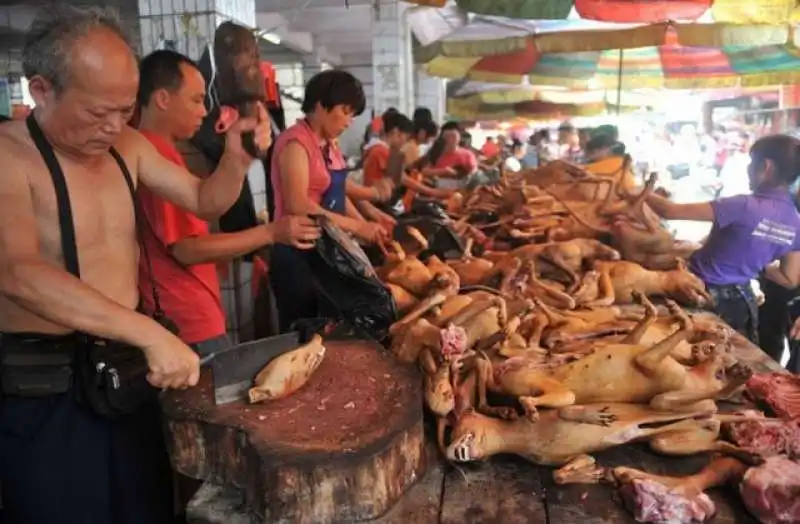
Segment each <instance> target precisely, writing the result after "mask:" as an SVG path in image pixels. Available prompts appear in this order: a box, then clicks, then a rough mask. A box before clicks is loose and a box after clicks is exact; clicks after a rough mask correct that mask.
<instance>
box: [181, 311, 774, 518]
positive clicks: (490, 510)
mask: <svg viewBox="0 0 800 524" xmlns="http://www.w3.org/2000/svg"><path fill="white" fill-rule="evenodd" d="M699 315H708V314H707V313H700V314H699ZM733 346H734V347H733V352H734V354H735V355H736V357H737V358H739V359H740V360H741V361H742V362H744V363H747V364H749V365H750V366H752V367H753V369H754V370H755V371H756V372H768V371H775V370H780V369H781V368H780V366H779V365H778V364H777V363H775V362H774V361H773V360H772V359H770V358H769V357H768V356H767V355H766V354H765V353H764V352H762V351H761V350H760V349H759V348H758V347H756V346H755V345H753V344H751V343H750V342H748V341H747V340H746V339H744V338H743V337H741V336H739V335H735V337H734V339H733ZM428 453H429V454H430V457H431V462H430V463H431V464H436V465H435V466H433V467H431V468H430V469H429V471H428V473H427V474H426V475H425V477H424V478H423V479H421V480H420V481H419V482H417V484H415V485H414V486H413V487H412V488H411V489H410V490H409V491H408V492H407V494H406V495H405V496H404V497H403V499H402V500H401V501H400V502H399V503H398V504H397V505H395V506H394V507H393V508H392V509H391V510H389V512H388V513H386V514H385V515H384V516H382V517H381V518H379V519H377V520H373V521H371V522H372V523H374V524H438V523H442V524H471V523H476V524H477V523H485V524H537V523H549V524H605V523H618V522H622V523H634V522H635V521H634V520H633V518H632V517H631V516H630V514H628V513H627V512H626V511H625V509H624V508H623V507H622V505H621V504H620V502H619V501H618V500H616V497H615V495H614V492H613V490H612V488H610V487H609V486H604V485H569V486H556V485H555V484H554V483H553V481H552V477H551V473H552V470H551V469H550V468H543V467H537V466H534V465H533V464H530V463H528V462H525V461H523V460H522V459H519V458H517V457H501V458H493V459H491V460H489V461H487V462H486V463H482V464H468V465H459V466H458V468H456V467H454V466H450V465H446V464H444V463H442V461H441V460H440V459H439V457H438V453H437V451H436V450H435V448H434V447H433V446H432V445H431V446H429V450H428ZM595 457H596V458H597V460H598V463H599V464H601V465H602V466H605V467H615V466H629V467H634V468H639V469H643V470H646V471H648V472H652V473H657V474H667V475H685V474H689V473H694V472H696V471H698V470H700V469H701V468H702V467H703V466H704V465H705V464H706V463H707V461H708V456H707V455H698V456H693V457H688V458H665V457H662V456H659V455H656V454H654V453H653V452H651V451H650V450H649V449H647V448H646V446H645V445H641V444H628V445H625V446H621V447H618V448H615V449H612V450H609V451H606V452H604V453H600V454H597V455H595ZM709 495H710V496H711V498H712V499H713V500H714V502H715V503H716V505H717V510H718V513H717V516H716V519H715V520H714V523H715V524H716V523H719V524H727V523H736V524H739V523H748V524H749V523H754V524H755V523H757V522H758V521H757V520H756V519H754V518H752V517H750V516H749V515H748V513H747V511H746V510H745V508H744V506H743V505H742V503H741V500H740V499H739V496H738V494H736V493H735V492H734V491H733V490H731V489H729V488H726V489H716V490H712V491H711V492H710V493H709ZM188 515H189V517H190V521H189V522H190V523H191V524H223V523H224V524H266V523H264V522H263V520H261V521H260V520H258V519H256V518H254V517H253V516H250V515H248V514H246V513H244V512H242V511H241V496H240V495H239V494H238V493H236V492H235V491H233V490H226V489H225V488H221V487H218V486H214V485H212V484H206V485H205V486H204V487H203V488H202V489H201V491H200V492H199V493H198V494H197V495H196V496H195V498H194V499H193V500H192V502H191V503H190V505H189V507H188ZM270 524H273V523H270ZM319 524H324V523H319Z"/></svg>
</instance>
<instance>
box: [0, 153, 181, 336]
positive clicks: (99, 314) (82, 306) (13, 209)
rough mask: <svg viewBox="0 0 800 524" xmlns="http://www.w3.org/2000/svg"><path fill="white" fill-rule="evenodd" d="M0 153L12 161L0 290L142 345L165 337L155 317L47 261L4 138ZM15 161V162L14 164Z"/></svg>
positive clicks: (0, 240) (1, 230)
mask: <svg viewBox="0 0 800 524" xmlns="http://www.w3.org/2000/svg"><path fill="white" fill-rule="evenodd" d="M3 142H4V143H3V144H2V145H0V154H3V155H4V156H5V158H7V159H9V161H8V163H9V164H11V165H8V166H7V167H8V169H9V170H8V172H7V174H6V176H4V179H3V183H2V184H0V208H2V209H3V214H2V218H1V219H0V293H2V295H3V296H4V297H5V298H6V299H8V300H10V301H11V302H13V303H15V304H17V305H18V306H20V307H22V308H24V309H26V310H27V311H30V312H31V313H34V314H35V315H37V316H39V317H41V318H43V319H45V320H48V321H50V322H53V323H56V324H60V325H62V326H64V327H66V328H70V329H72V330H76V331H82V332H85V333H90V334H92V335H96V336H98V337H102V338H107V339H112V340H118V341H121V342H124V343H127V344H131V345H134V346H137V347H140V348H144V347H147V346H149V345H151V343H153V341H156V340H161V339H164V337H165V334H166V331H165V330H164V329H163V328H162V327H161V326H159V325H158V324H157V323H156V322H155V321H154V320H152V319H150V318H149V317H146V316H144V315H140V314H139V313H136V312H135V311H133V310H131V309H128V308H126V307H123V306H121V305H120V304H118V303H117V302H115V301H113V300H111V299H109V298H107V297H106V296H105V295H103V294H102V293H100V292H98V291H97V290H95V289H93V288H92V287H90V286H88V285H86V284H85V283H83V282H82V281H81V280H80V279H78V278H75V277H74V276H72V275H70V274H69V273H67V271H65V270H64V269H63V268H62V267H59V266H57V265H55V264H53V263H51V262H50V261H48V260H45V259H44V258H43V257H42V255H41V253H40V251H39V237H38V234H37V231H38V228H37V223H36V217H35V215H34V211H33V210H34V207H33V200H32V197H31V188H30V186H29V183H28V180H27V177H26V175H25V173H27V172H28V170H29V169H30V168H31V166H29V165H27V164H24V163H17V162H15V161H14V160H11V159H13V158H14V155H13V153H12V151H11V150H10V149H9V144H8V143H7V142H6V141H5V140H4V141H3ZM14 164H17V165H14Z"/></svg>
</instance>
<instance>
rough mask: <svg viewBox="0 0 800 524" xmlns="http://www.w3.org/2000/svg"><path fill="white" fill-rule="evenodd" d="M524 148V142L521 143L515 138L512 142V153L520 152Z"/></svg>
mask: <svg viewBox="0 0 800 524" xmlns="http://www.w3.org/2000/svg"><path fill="white" fill-rule="evenodd" d="M522 146H523V144H522V141H520V140H519V139H518V138H515V139H514V140H512V141H511V151H518V150H520V149H522Z"/></svg>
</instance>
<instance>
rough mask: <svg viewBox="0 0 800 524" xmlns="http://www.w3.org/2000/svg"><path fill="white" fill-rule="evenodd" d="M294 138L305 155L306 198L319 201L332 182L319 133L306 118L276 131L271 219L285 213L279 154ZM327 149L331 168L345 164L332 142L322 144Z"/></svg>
mask: <svg viewBox="0 0 800 524" xmlns="http://www.w3.org/2000/svg"><path fill="white" fill-rule="evenodd" d="M293 141H294V142H297V143H298V144H300V145H301V146H302V147H303V149H304V150H305V152H306V154H307V155H308V199H309V200H310V201H311V202H313V203H314V204H317V205H319V204H320V203H321V202H322V195H324V194H325V191H327V190H328V187H329V186H330V185H331V176H330V174H329V173H328V167H327V164H326V162H325V157H324V156H323V155H322V150H323V146H322V144H321V140H320V138H319V136H317V135H316V134H315V133H314V131H312V130H311V127H310V126H309V125H308V122H307V121H306V119H305V118H301V119H299V120H298V121H297V123H296V124H295V125H293V126H292V127H290V128H288V129H287V130H286V131H284V132H282V133H281V134H280V135H278V138H277V140H275V148H274V150H273V153H272V163H271V171H272V173H271V176H270V178H271V181H272V190H273V196H274V199H275V216H274V217H272V219H273V220H277V219H279V218H281V217H282V216H283V215H284V214H286V210H285V209H284V205H283V184H282V183H281V168H280V162H279V159H280V156H281V153H282V152H283V150H284V148H285V147H286V146H287V144H289V142H293ZM325 149H327V150H328V155H329V159H328V163H329V164H330V165H331V166H332V167H333V168H334V169H338V168H341V167H343V166H344V165H345V162H344V158H343V157H342V154H341V151H339V149H338V147H335V145H332V146H331V147H328V148H325Z"/></svg>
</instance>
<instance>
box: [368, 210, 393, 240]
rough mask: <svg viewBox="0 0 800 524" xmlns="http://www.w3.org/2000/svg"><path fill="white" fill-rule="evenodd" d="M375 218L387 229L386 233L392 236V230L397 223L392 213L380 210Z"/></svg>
mask: <svg viewBox="0 0 800 524" xmlns="http://www.w3.org/2000/svg"><path fill="white" fill-rule="evenodd" d="M373 220H374V221H375V222H377V223H378V224H380V225H381V227H382V228H383V229H384V230H386V234H387V235H389V237H391V236H392V232H393V231H394V228H395V226H396V225H397V220H395V219H394V217H393V216H392V215H390V214H388V213H384V212H383V211H378V212H377V213H375V216H374V217H373Z"/></svg>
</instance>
